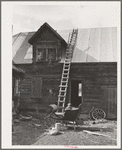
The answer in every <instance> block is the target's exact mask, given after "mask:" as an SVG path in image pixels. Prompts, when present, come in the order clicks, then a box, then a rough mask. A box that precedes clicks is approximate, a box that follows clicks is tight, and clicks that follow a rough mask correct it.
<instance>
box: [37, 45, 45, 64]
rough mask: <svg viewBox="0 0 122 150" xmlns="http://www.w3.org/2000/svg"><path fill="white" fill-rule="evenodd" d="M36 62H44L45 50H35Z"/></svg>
mask: <svg viewBox="0 0 122 150" xmlns="http://www.w3.org/2000/svg"><path fill="white" fill-rule="evenodd" d="M37 61H38V62H40V61H46V49H40V48H39V49H37Z"/></svg>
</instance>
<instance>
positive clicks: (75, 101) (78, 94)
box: [71, 80, 82, 107]
mask: <svg viewBox="0 0 122 150" xmlns="http://www.w3.org/2000/svg"><path fill="white" fill-rule="evenodd" d="M80 103H82V83H81V80H72V81H71V104H72V106H74V107H78V106H79V104H80Z"/></svg>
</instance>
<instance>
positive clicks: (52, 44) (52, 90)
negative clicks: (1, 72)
mask: <svg viewBox="0 0 122 150" xmlns="http://www.w3.org/2000/svg"><path fill="white" fill-rule="evenodd" d="M70 31H71V30H63V31H55V30H54V29H53V28H52V27H51V26H50V25H49V24H48V23H44V24H43V25H42V26H41V27H40V28H39V29H38V31H37V32H26V33H19V34H16V35H14V36H13V61H14V62H15V63H16V64H15V65H16V66H17V67H19V68H21V69H22V70H24V71H25V76H24V78H23V79H21V80H20V82H19V91H20V99H21V103H24V105H26V107H27V108H28V109H34V108H35V107H38V108H39V109H44V108H46V107H47V106H48V105H49V104H51V103H54V102H57V100H58V92H59V84H60V80H61V74H62V67H63V62H64V59H65V53H66V47H67V41H68V37H69V33H70ZM68 102H71V103H72V105H73V106H78V105H79V103H81V102H82V103H83V111H82V113H83V114H88V113H89V111H90V109H91V108H92V106H94V107H97V108H101V109H103V110H104V111H105V112H106V114H107V118H114V119H115V118H116V117H117V28H116V27H110V28H109V27H107V28H91V29H87V28H86V29H78V38H77V43H76V46H75V49H74V53H73V58H72V62H71V69H70V78H69V82H68V91H67V97H66V103H68Z"/></svg>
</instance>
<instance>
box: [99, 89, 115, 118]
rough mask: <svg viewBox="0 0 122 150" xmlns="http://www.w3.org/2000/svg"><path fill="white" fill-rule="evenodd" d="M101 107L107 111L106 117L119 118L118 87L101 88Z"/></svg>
mask: <svg viewBox="0 0 122 150" xmlns="http://www.w3.org/2000/svg"><path fill="white" fill-rule="evenodd" d="M101 108H102V109H103V110H104V111H105V112H106V118H108V119H116V118H117V88H116V86H113V87H102V90H101Z"/></svg>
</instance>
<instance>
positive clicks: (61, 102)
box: [56, 29, 78, 114]
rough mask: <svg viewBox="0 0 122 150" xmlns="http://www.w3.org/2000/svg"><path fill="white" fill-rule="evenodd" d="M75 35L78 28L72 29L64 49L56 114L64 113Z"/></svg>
mask: <svg viewBox="0 0 122 150" xmlns="http://www.w3.org/2000/svg"><path fill="white" fill-rule="evenodd" d="M77 35H78V29H73V31H72V33H71V36H70V40H69V41H68V46H67V49H66V56H65V61H64V65H63V71H62V78H61V83H60V86H59V95H58V109H57V112H56V114H62V113H64V109H65V100H66V93H67V88H68V80H69V73H70V65H71V60H72V56H73V51H74V48H75V44H76V40H77Z"/></svg>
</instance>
